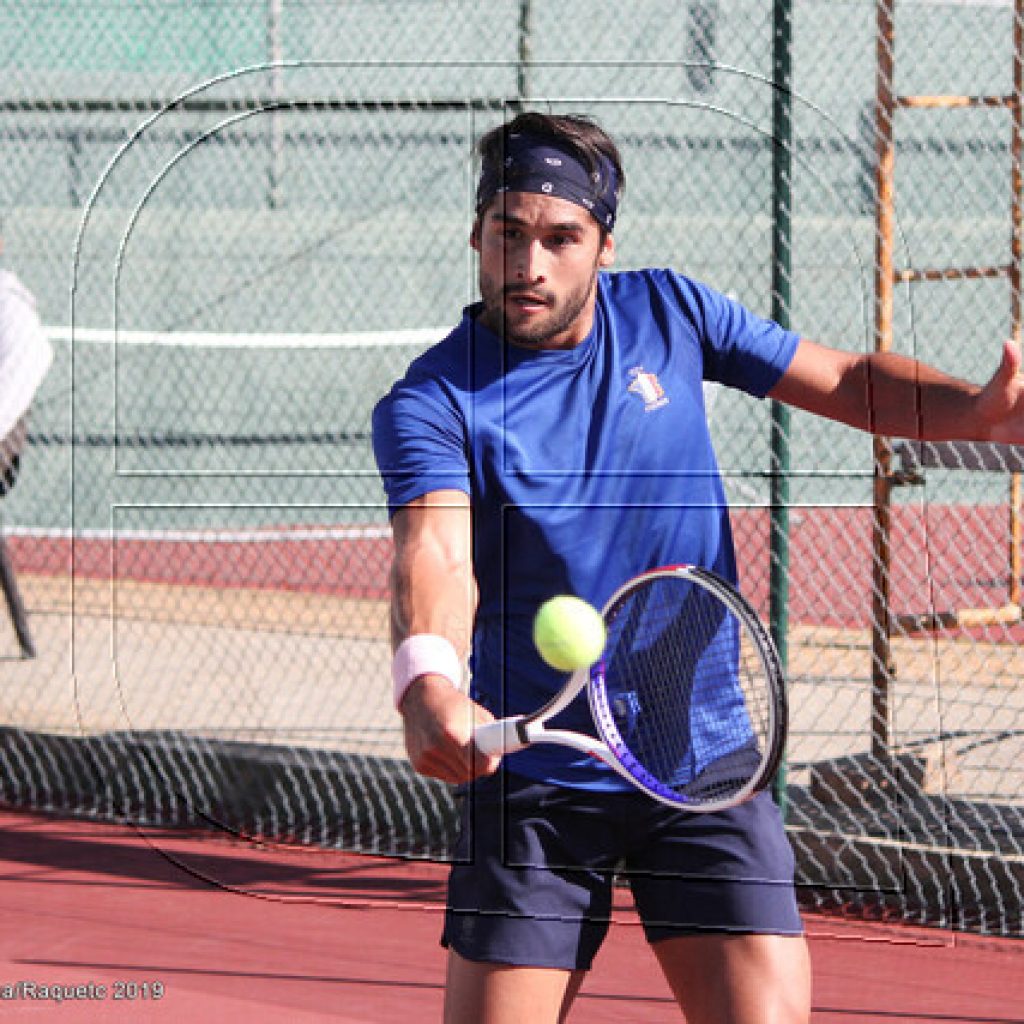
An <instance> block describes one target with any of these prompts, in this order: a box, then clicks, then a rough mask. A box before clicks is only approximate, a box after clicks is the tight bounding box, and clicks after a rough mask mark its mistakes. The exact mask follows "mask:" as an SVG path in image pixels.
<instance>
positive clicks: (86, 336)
mask: <svg viewBox="0 0 1024 1024" xmlns="http://www.w3.org/2000/svg"><path fill="white" fill-rule="evenodd" d="M43 330H44V332H45V334H46V336H47V337H48V338H49V339H50V341H53V342H58V343H62V344H69V343H70V342H71V341H72V335H73V340H74V343H75V344H89V345H114V344H117V345H133V346H134V345H152V346H165V347H168V348H209V349H253V348H266V349H273V348H283V349H318V348H331V349H334V348H398V347H401V346H403V345H404V346H409V345H430V344H433V343H434V342H438V341H440V340H441V339H442V338H444V337H445V336H446V335H448V334H450V333H451V330H452V329H451V327H416V328H406V329H403V330H396V331H351V332H348V333H340V334H284V333H282V334H246V333H238V334H219V333H216V332H213V331H120V330H112V329H107V328H95V327H76V328H72V327H60V326H57V327H44V328H43Z"/></svg>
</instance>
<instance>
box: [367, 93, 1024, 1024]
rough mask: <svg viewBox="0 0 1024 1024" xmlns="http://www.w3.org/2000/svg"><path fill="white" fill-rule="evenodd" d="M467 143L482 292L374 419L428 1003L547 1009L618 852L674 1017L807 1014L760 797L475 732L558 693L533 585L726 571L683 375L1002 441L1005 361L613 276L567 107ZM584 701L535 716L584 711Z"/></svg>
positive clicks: (504, 1016) (788, 891) (799, 954)
mask: <svg viewBox="0 0 1024 1024" xmlns="http://www.w3.org/2000/svg"><path fill="white" fill-rule="evenodd" d="M479 152H480V158H481V174H480V179H479V186H478V191H477V206H476V217H475V220H474V222H473V226H472V233H471V236H470V244H471V245H472V247H473V248H474V249H475V250H476V251H477V253H478V254H479V278H480V292H481V301H480V302H478V303H477V304H475V305H472V306H470V307H469V308H467V309H466V310H465V311H464V313H463V317H462V321H461V323H460V324H459V325H458V327H456V329H455V330H454V331H453V332H452V333H451V334H450V335H449V336H448V337H447V338H445V339H444V340H443V341H442V342H440V343H439V344H438V345H437V346H435V347H434V348H432V349H430V350H429V351H428V352H427V353H426V354H424V355H423V356H422V357H421V358H419V359H418V360H416V361H415V362H414V363H413V364H412V365H411V367H410V368H409V370H408V372H407V374H406V375H405V377H404V378H403V379H402V380H400V381H398V382H397V383H396V384H395V385H394V387H393V388H392V390H391V391H390V393H389V394H388V395H387V396H385V397H384V398H383V399H382V400H381V401H380V403H379V404H378V406H377V408H376V410H375V413H374V422H373V429H374V446H375V453H376V457H377V462H378V466H379V469H380V472H381V475H382V478H383V481H384V486H385V490H386V493H387V497H388V503H389V508H390V511H391V515H392V526H393V532H394V539H395V559H394V565H393V569H392V589H393V599H392V620H391V621H392V633H393V636H392V640H393V644H394V648H395V657H394V673H393V674H394V683H395V702H396V706H397V707H398V709H399V711H400V712H401V715H402V717H403V720H404V728H405V741H406V746H407V749H408V752H409V757H410V759H411V762H412V764H413V766H414V767H415V768H416V769H417V771H419V772H421V773H423V774H426V775H431V776H434V777H436V778H439V779H443V780H445V781H447V782H451V783H459V784H462V789H461V792H462V793H463V797H462V805H463V806H462V814H463V818H462V829H461V834H460V837H459V840H458V848H457V851H456V853H457V858H456V860H457V862H456V863H455V864H454V866H453V868H452V872H451V877H450V881H449V890H448V910H447V914H446V920H445V926H444V934H443V937H442V942H443V943H444V945H445V946H446V947H447V948H448V950H449V961H448V963H449V967H448V979H447V995H446V1020H447V1021H449V1022H459V1024H481V1022H484V1024H500V1022H509V1024H522V1022H523V1021H536V1022H554V1021H558V1020H562V1019H564V1017H565V1015H566V1014H567V1013H568V1010H569V1007H570V1006H571V1004H572V1001H573V998H574V996H575V995H576V993H577V992H578V990H579V987H580V984H581V982H582V980H583V978H584V975H585V972H586V971H587V970H588V969H589V968H590V966H591V963H592V960H593V958H594V955H595V953H596V952H597V950H598V948H599V946H600V945H601V942H602V939H603V938H604V935H605V933H606V931H607V928H608V920H609V916H610V908H611V886H612V878H613V874H614V873H616V872H619V873H621V874H622V875H624V876H625V877H626V878H627V879H628V880H629V883H630V885H631V887H632V891H633V897H634V900H635V902H636V906H637V909H638V912H639V914H640V917H641V919H642V920H643V922H644V928H645V932H646V935H647V938H648V940H649V942H650V944H651V946H652V949H653V951H654V953H655V955H656V957H657V959H658V961H659V963H660V965H661V968H662V969H663V971H664V974H665V976H666V978H667V980H668V983H669V985H670V986H671V989H672V991H673V993H674V994H675V996H676V999H677V1000H678V1002H679V1005H680V1007H681V1008H682V1009H683V1011H684V1012H685V1015H686V1019H687V1020H688V1021H689V1022H690V1024H745V1022H750V1024H753V1022H755V1021H756V1022H757V1024H775V1022H780V1024H781V1022H786V1024H790V1022H803V1021H807V1020H808V1018H809V1015H810V969H809V960H808V953H807V947H806V944H805V940H804V938H803V933H802V927H801V922H800V917H799V915H798V912H797V904H796V899H795V893H794V886H793V856H792V852H791V849H790V847H789V844H788V842H787V840H786V837H785V834H784V831H783V826H782V821H781V819H780V815H779V812H778V810H777V809H776V807H775V805H774V803H773V801H772V799H771V797H770V796H769V795H767V794H762V795H761V796H759V797H756V798H755V799H753V800H752V801H749V802H747V803H745V804H743V805H741V806H740V807H738V808H734V809H731V810H728V811H723V812H720V813H716V814H711V815H697V814H689V815H688V814H686V813H684V812H680V811H676V810H674V809H671V808H667V807H665V806H663V805H661V804H659V803H657V802H655V801H653V800H651V799H649V798H648V797H646V796H644V795H642V794H640V793H638V792H636V791H635V790H632V789H631V788H630V787H628V785H627V784H626V783H624V782H622V781H621V780H620V779H619V777H618V776H617V775H616V774H615V773H614V772H612V771H611V770H610V769H607V768H606V767H604V766H603V765H601V764H599V763H597V762H596V761H595V760H593V759H592V758H588V757H586V756H584V755H578V754H576V753H574V752H573V751H571V750H568V749H567V748H563V747H557V746H550V745H539V746H535V747H531V748H528V749H527V750H525V751H522V752H520V753H516V754H513V755H510V756H509V757H508V758H506V759H505V761H504V762H502V763H501V765H500V766H499V763H498V760H497V759H495V758H491V757H485V756H484V755H482V754H481V753H480V752H479V751H477V750H476V749H475V748H474V747H473V744H472V733H473V729H474V727H475V726H476V725H478V724H481V723H484V722H487V721H490V720H492V718H493V717H497V716H503V715H511V714H518V713H526V712H530V711H533V710H535V709H536V708H538V707H539V706H541V705H542V704H543V703H544V701H545V700H546V699H547V697H548V696H550V695H551V694H552V693H554V692H555V691H556V690H557V689H558V688H559V687H560V686H561V684H562V682H563V678H562V677H561V676H559V675H558V674H557V673H555V672H553V671H552V670H550V669H548V668H547V667H546V666H545V665H544V664H543V663H542V662H541V660H540V659H539V656H538V655H537V653H536V651H535V650H534V648H533V645H532V643H531V622H532V618H533V615H534V613H535V612H536V610H537V607H538V606H539V605H540V604H541V602H542V601H543V600H545V599H546V598H548V597H551V596H552V595H554V594H558V593H573V594H577V595H579V596H580V597H583V598H585V599H586V600H589V601H591V602H592V603H593V604H595V605H597V606H601V605H602V604H603V603H604V601H605V600H606V599H607V598H608V596H609V595H610V594H611V593H612V591H613V590H614V589H615V588H616V587H617V586H618V585H619V584H621V583H622V582H623V581H624V580H626V579H627V578H629V577H631V576H632V575H634V574H636V573H637V572H640V571H642V570H644V569H648V568H651V567H654V566H657V565H662V564H666V563H681V562H686V563H693V564H697V565H702V566H706V567H708V568H710V569H713V570H715V571H717V572H718V573H721V574H722V575H724V576H726V577H728V578H730V579H733V580H735V579H736V564H735V554H734V550H733V542H732V537H731V535H730V529H729V516H728V510H727V507H726V502H725V497H724V492H723V487H722V482H721V480H720V477H719V473H718V469H717V466H716V463H715V457H714V454H713V452H712V447H711V441H710V437H709V433H708V428H707V423H706V416H705V408H704V401H703V394H702V381H704V380H712V381H718V382H720V383H722V384H725V385H728V386H731V387H734V388H739V389H741V390H742V391H745V392H747V393H748V394H750V395H752V396H753V397H755V398H764V397H765V396H771V397H773V398H776V399H780V400H781V401H784V402H787V403H790V404H792V405H794V406H797V407H799V408H801V409H805V410H809V411H811V412H814V413H818V414H821V415H823V416H826V417H829V418H830V419H834V420H838V421H840V422H843V423H846V424H849V425H851V426H854V427H858V428H861V429H864V430H873V431H877V432H879V433H882V434H886V435H893V436H903V437H913V438H922V439H931V440H939V439H949V438H965V439H981V440H1000V441H1014V442H1021V441H1024V398H1022V395H1021V382H1020V379H1019V378H1018V377H1017V370H1018V366H1019V364H1020V354H1019V352H1018V350H1017V348H1016V347H1015V346H1013V345H1011V344H1007V346H1006V348H1005V351H1004V355H1003V359H1002V363H1001V365H1000V367H999V369H998V370H997V371H996V373H995V375H994V376H993V378H992V379H991V380H990V381H989V383H988V384H987V385H985V386H984V387H976V386H973V385H971V384H968V383H966V382H963V381H958V380H955V379H952V378H950V377H947V376H945V375H943V374H941V373H939V372H938V371H936V370H934V369H931V368H929V367H927V366H924V365H922V364H920V363H918V362H915V361H913V360H910V359H906V358H903V357H901V356H897V355H875V354H872V355H859V354H854V353H848V352H841V351H836V350H832V349H829V348H826V347H823V346H822V345H820V344H817V343H815V342H813V341H809V340H807V339H802V338H800V337H799V336H798V335H797V334H794V333H791V332H789V331H786V330H783V329H782V328H781V327H779V326H778V325H776V324H774V323H771V322H769V321H766V320H764V319H761V318H760V317H758V316H756V315H754V314H753V313H752V312H750V311H748V310H747V309H745V308H743V307H742V306H740V305H739V304H737V303H736V302H734V301H731V300H730V299H728V298H726V297H725V296H723V295H721V294H719V293H718V292H716V291H715V290H713V289H712V288H709V287H707V286H706V285H704V284H701V283H700V282H698V281H694V280H691V279H690V278H687V277H685V276H683V275H681V274H679V273H675V272H673V271H670V270H642V271H632V272H620V273H611V272H609V268H610V267H611V266H612V263H613V261H614V258H615V242H614V234H613V230H614V226H615V219H616V214H617V208H618V201H619V197H620V194H621V191H622V187H623V183H624V175H623V169H622V164H621V160H620V158H619V154H618V152H617V149H616V147H615V145H614V143H613V142H612V140H611V139H610V138H608V136H607V135H606V134H605V133H604V132H603V131H602V130H601V129H600V127H599V126H597V125H596V124H595V123H594V122H591V121H589V120H587V119H584V118H579V117H553V116H547V115H542V114H538V113H527V114H522V115H520V116H518V117H517V118H515V119H514V120H513V121H511V122H510V123H508V124H506V125H504V126H502V127H500V128H498V129H496V130H494V131H492V132H490V133H489V134H488V135H486V136H485V137H484V138H483V139H482V140H481V142H480V146H479ZM467 656H468V658H469V665H470V667H471V679H472V684H471V689H470V690H469V693H468V694H467V693H466V692H465V689H464V688H462V687H461V683H462V678H463V670H464V663H465V660H466V658H467ZM578 703H579V702H578ZM574 716H576V717H574ZM586 716H587V712H586V708H585V707H581V708H580V709H579V711H578V713H577V712H576V711H575V710H574V709H572V710H570V711H567V712H565V713H563V715H562V716H561V717H560V718H559V719H558V720H556V721H557V724H558V725H561V726H563V727H565V728H569V729H577V730H578V729H584V730H585V729H586ZM474 780H475V781H474ZM470 782H472V785H469V783H470ZM627 790H628V791H627Z"/></svg>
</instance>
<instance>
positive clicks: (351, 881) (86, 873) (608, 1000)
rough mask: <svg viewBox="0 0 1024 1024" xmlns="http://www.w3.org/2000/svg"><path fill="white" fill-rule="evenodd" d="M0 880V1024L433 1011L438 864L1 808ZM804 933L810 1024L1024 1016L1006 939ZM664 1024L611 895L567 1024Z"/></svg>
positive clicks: (880, 928) (841, 924) (863, 928)
mask: <svg viewBox="0 0 1024 1024" xmlns="http://www.w3.org/2000/svg"><path fill="white" fill-rule="evenodd" d="M0 875H2V878H3V888H2V890H0V913H2V915H3V919H4V928H3V929H2V930H0V1004H2V1006H0V1012H2V1014H3V1016H4V1018H5V1019H7V1018H8V1017H10V1018H15V1017H20V1016H24V1017H30V1016H33V1015H38V1016H39V1017H40V1018H42V1019H54V1020H116V1019H123V1020H126V1021H128V1020H130V1021H150V1020H154V1021H159V1020H189V1021H195V1022H199V1024H202V1022H204V1021H218V1022H225V1021H232V1020H245V1021H248V1022H261V1021H279V1020H289V1021H296V1022H303V1021H320V1020H324V1021H326V1020H331V1021H342V1022H349V1024H355V1022H360V1024H363V1022H365V1024H390V1022H396V1024H397V1022H400V1024H408V1022H409V1021H412V1020H416V1021H429V1020H439V1019H440V1014H441V1006H442V985H443V978H444V954H443V952H442V950H441V949H440V948H439V947H438V944H437V935H438V931H439V928H440V923H441V922H440V918H441V913H442V909H441V908H442V906H443V893H444V869H443V868H442V867H440V866H438V865H434V864H429V863H424V862H415V861H390V860H381V859H372V858H365V857H356V856H352V855H349V854H343V853H336V852H325V851H322V850H313V849H304V848H280V847H278V848H267V847H262V846H258V845H255V844H253V843H251V842H247V841H241V840H237V839H231V838H230V837H225V836H223V835H215V834H209V835H196V834H186V833H180V832H171V831H156V830H143V829H140V828H138V827H134V826H125V825H112V824H98V823H95V822H91V821H84V820H60V819H55V818H49V817H46V816H42V815H29V814H23V813H17V812H11V811H6V812H2V813H0ZM807 924H808V932H809V935H810V939H811V949H812V956H813V960H814V971H815V990H814V1015H813V1020H814V1021H815V1024H825V1022H830V1024H858V1022H868V1021H875V1022H878V1021H899V1022H903V1024H911V1022H914V1024H916V1022H940V1021H941V1022H954V1021H955V1022H962V1024H996V1022H1024V943H1021V942H1020V941H1014V940H994V939H988V938H984V937H979V936H966V935H957V934H952V933H949V932H944V931H939V930H924V929H910V928H905V927H900V926H898V925H890V924H885V925H883V924H879V923H875V924H872V923H865V922H848V921H843V920H840V919H835V918H826V917H810V918H808V919H807ZM47 986H49V987H50V988H49V989H47ZM54 986H59V987H60V991H61V992H63V993H64V994H65V998H64V999H63V1001H62V1002H61V1003H60V1004H59V1005H58V1003H57V1002H56V999H55V998H54V996H55V992H54V989H53V987H54ZM30 992H31V993H34V995H35V998H31V997H30V995H29V993H30ZM158 993H159V998H157V997H156V996H157V994H158ZM19 996H20V998H19ZM679 1019H680V1018H679V1016H678V1013H677V1011H676V1009H675V1006H674V1004H673V1003H672V1001H671V999H670V997H669V993H668V989H667V987H666V985H665V983H664V981H663V980H662V979H661V977H660V975H659V974H658V971H657V968H656V966H655V964H654V959H653V957H652V956H651V955H650V954H649V953H648V951H647V949H646V947H645V944H644V941H643V938H642V934H641V931H640V928H639V926H638V924H637V922H636V919H635V916H634V914H633V913H632V910H631V909H630V907H629V906H628V895H627V894H626V893H625V892H623V893H622V894H621V896H620V899H619V901H618V904H617V906H616V909H615V914H614V924H613V927H612V929H611V932H610V936H609V940H608V942H607V943H606V945H605V947H604V949H603V950H602V951H601V953H600V954H599V957H598V960H597V963H596V965H595V969H594V971H593V973H592V975H591V977H590V978H589V979H588V980H587V982H586V984H585V985H584V988H583V991H582V993H581V995H580V998H579V999H578V1001H577V1003H576V1006H575V1007H574V1010H573V1012H572V1015H571V1016H570V1021H574V1022H595V1024H600V1022H603V1021H608V1022H611V1021H615V1022H623V1021H628V1022H631V1024H632V1022H636V1024H644V1022H661V1021H678V1020H679Z"/></svg>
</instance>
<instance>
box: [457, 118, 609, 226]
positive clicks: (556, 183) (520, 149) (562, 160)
mask: <svg viewBox="0 0 1024 1024" xmlns="http://www.w3.org/2000/svg"><path fill="white" fill-rule="evenodd" d="M504 154H505V157H504V162H503V163H501V164H498V165H496V166H493V167H484V168H483V170H482V172H481V174H480V184H479V185H478V186H477V190H476V209H477V213H479V212H480V211H481V210H482V209H483V208H484V207H485V206H486V205H487V204H488V203H489V202H490V201H491V200H492V199H493V198H494V197H495V196H496V195H498V193H499V192H538V193H540V194H541V195H546V196H557V197H558V198H559V199H568V200H569V202H570V203H575V204H576V205H577V206H582V207H583V208H584V209H585V210H588V211H589V212H590V213H591V214H593V216H594V219H595V220H596V221H597V223H598V224H600V225H601V226H602V227H603V228H606V229H607V230H608V231H611V230H612V228H613V227H614V226H615V208H616V205H617V202H618V200H617V196H616V192H617V189H618V176H617V175H616V173H615V167H614V166H613V165H612V162H611V160H609V159H608V157H606V156H605V155H604V154H603V153H602V154H601V156H600V162H599V165H598V169H597V170H596V171H594V172H593V173H591V172H590V171H589V170H588V169H587V167H586V165H585V164H584V163H583V162H582V161H581V160H580V159H579V158H578V157H576V156H574V155H573V154H572V153H570V152H568V151H567V150H564V149H562V148H560V147H558V146H555V145H553V144H552V143H551V142H549V141H548V140H546V139H541V138H538V137H537V136H535V135H526V134H522V133H519V132H515V133H512V134H509V135H506V136H505V148H504Z"/></svg>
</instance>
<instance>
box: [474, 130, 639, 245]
mask: <svg viewBox="0 0 1024 1024" xmlns="http://www.w3.org/2000/svg"><path fill="white" fill-rule="evenodd" d="M515 133H520V134H523V135H533V136H536V137H537V138H539V139H543V140H544V141H546V142H550V143H552V144H553V145H556V146H559V147H561V148H562V149H565V150H568V151H569V152H570V153H572V154H573V155H574V156H575V157H576V158H577V159H578V160H580V161H581V162H582V163H583V165H584V166H585V167H586V168H587V170H588V171H590V172H591V173H593V172H594V171H597V170H598V169H599V168H600V165H601V157H606V158H607V159H608V160H610V161H611V164H612V167H614V168H615V174H616V176H617V179H618V188H617V189H616V198H617V197H618V196H620V195H621V194H622V190H623V188H624V186H625V184H626V176H625V173H624V172H623V170H622V158H621V156H619V150H618V147H617V146H616V145H615V143H614V142H613V141H612V140H611V138H610V137H609V136H608V134H607V133H606V132H605V130H604V129H603V128H602V127H601V126H600V125H599V124H598V123H597V122H596V121H594V120H592V119H591V118H589V117H585V116H584V115H582V114H542V113H541V112H540V111H538V110H528V111H526V112H525V113H522V114H517V115H516V116H515V117H514V118H513V119H512V120H511V121H507V122H506V123H505V124H503V125H499V126H498V127H497V128H492V129H491V130H490V131H489V132H487V133H486V134H485V135H484V136H482V137H481V139H480V141H479V142H478V143H477V147H476V148H477V153H478V154H479V155H480V163H481V166H482V168H484V169H487V168H493V167H495V166H497V165H500V164H501V162H502V160H503V159H504V157H505V146H506V139H507V138H508V136H509V135H512V134H515ZM479 212H481V213H482V212H483V211H479ZM603 231H604V229H603V228H602V232H603Z"/></svg>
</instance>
